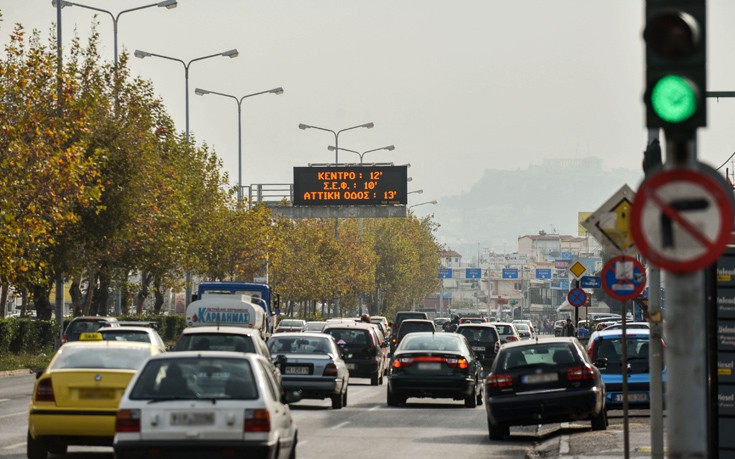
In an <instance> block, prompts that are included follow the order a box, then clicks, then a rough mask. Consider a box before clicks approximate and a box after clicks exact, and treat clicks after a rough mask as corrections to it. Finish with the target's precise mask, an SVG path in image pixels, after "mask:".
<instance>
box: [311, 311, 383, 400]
mask: <svg viewBox="0 0 735 459" xmlns="http://www.w3.org/2000/svg"><path fill="white" fill-rule="evenodd" d="M324 333H326V334H328V335H332V338H333V339H334V341H335V342H336V343H337V345H339V347H340V348H341V349H342V353H343V357H342V358H343V359H344V361H345V363H346V364H347V369H348V370H349V371H350V377H352V378H370V384H372V385H373V386H378V385H380V384H383V373H384V368H385V367H386V366H387V365H388V362H387V361H386V356H385V347H384V346H385V345H383V346H381V343H380V341H379V338H378V335H377V331H376V330H375V329H374V328H373V327H372V325H370V324H358V323H354V324H352V323H334V324H327V326H326V327H325V328H324Z"/></svg>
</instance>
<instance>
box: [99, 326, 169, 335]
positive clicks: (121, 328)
mask: <svg viewBox="0 0 735 459" xmlns="http://www.w3.org/2000/svg"><path fill="white" fill-rule="evenodd" d="M126 330H129V331H142V332H146V333H151V332H155V331H156V329H154V328H153V327H139V326H132V325H121V326H119V327H102V328H100V329H99V330H97V332H98V333H102V332H105V331H114V332H121V331H126Z"/></svg>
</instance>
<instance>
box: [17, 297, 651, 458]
mask: <svg viewBox="0 0 735 459" xmlns="http://www.w3.org/2000/svg"><path fill="white" fill-rule="evenodd" d="M248 300H249V298H247V297H240V298H228V299H226V301H225V300H217V299H215V298H209V299H203V300H198V301H194V302H192V303H191V304H190V306H189V308H188V309H187V321H188V324H189V327H187V328H186V329H184V330H183V332H182V333H181V335H180V336H179V338H178V340H177V342H176V343H175V345H173V346H169V347H166V345H165V344H164V343H163V340H162V339H161V337H160V336H159V335H158V333H157V332H156V331H155V329H153V328H151V327H150V326H146V324H138V325H136V324H132V325H130V324H126V325H122V326H121V325H120V323H118V322H117V320H116V319H114V318H101V317H78V318H75V319H73V320H72V321H71V323H70V324H69V325H68V326H67V333H65V335H64V336H65V337H66V339H65V341H66V342H65V343H64V344H63V345H62V346H61V347H60V348H59V349H58V350H57V352H56V354H55V356H54V357H53V358H52V359H51V361H50V363H49V365H48V367H47V368H46V369H45V370H44V371H42V372H39V373H38V374H37V379H36V382H35V387H34V390H33V396H32V399H31V405H30V411H29V420H28V437H27V455H28V457H29V458H31V459H45V458H47V457H48V455H49V454H64V453H66V451H67V449H68V447H69V446H72V445H93V446H112V447H113V449H114V452H115V455H116V457H121V458H125V457H130V458H133V457H135V458H137V457H169V456H171V457H184V456H186V457H189V456H191V457H210V456H211V457H233V456H241V455H244V454H247V455H248V457H250V455H252V456H253V457H269V458H270V457H283V458H286V457H288V458H293V457H295V455H296V445H297V443H298V440H299V436H298V426H297V425H296V424H295V422H294V419H293V417H292V415H291V411H290V408H289V405H291V404H294V403H297V402H298V401H300V400H302V399H315V400H325V399H326V400H327V401H328V403H330V404H331V408H332V409H335V410H339V409H342V408H344V407H346V406H347V405H348V402H349V398H348V394H349V387H350V381H351V379H354V378H368V379H369V380H370V384H371V385H373V386H380V385H383V384H384V381H385V382H386V384H385V386H386V389H385V390H386V399H385V400H386V405H387V406H388V407H400V406H404V405H405V404H406V403H408V402H409V400H410V399H413V398H420V399H424V398H430V399H440V398H444V399H450V400H456V401H459V402H461V403H463V405H464V406H465V407H466V408H469V409H472V408H475V407H476V406H478V405H484V406H485V411H486V415H487V426H488V436H489V438H490V439H491V440H502V439H504V438H506V437H508V436H509V435H510V427H512V426H522V425H529V424H544V423H552V422H564V421H584V420H587V421H589V422H590V426H591V428H592V429H593V430H604V429H606V428H607V425H608V421H607V410H608V409H610V408H611V407H615V406H617V405H619V404H620V402H621V400H622V394H621V393H620V392H619V391H618V390H619V389H615V392H612V393H608V394H606V382H607V383H608V384H612V386H610V387H611V388H612V387H617V386H616V384H618V383H619V378H620V376H619V373H620V364H619V362H620V360H621V359H620V348H621V345H620V343H621V340H622V339H623V338H622V336H621V331H620V330H609V331H606V332H602V333H600V334H599V336H597V337H596V338H595V340H594V341H593V342H591V343H590V347H589V349H586V348H585V347H584V346H583V345H582V344H581V343H580V341H579V340H578V339H577V338H575V337H539V336H538V334H536V333H535V332H533V335H532V336H533V337H532V338H527V339H523V338H521V337H520V336H519V333H518V331H517V329H516V326H515V324H513V323H506V322H487V321H486V320H480V321H463V322H462V323H458V324H456V327H454V329H452V330H451V331H449V332H447V331H444V329H443V328H442V327H438V328H437V327H436V326H435V323H434V322H433V321H432V320H429V319H428V318H427V317H423V318H412V317H413V316H411V314H404V313H400V312H399V313H398V315H397V317H396V319H397V320H395V321H394V322H393V323H389V322H388V321H387V319H386V318H384V317H370V316H368V315H367V314H363V315H362V316H361V317H359V318H334V319H328V320H326V321H321V322H318V323H310V322H304V323H301V322H299V321H297V320H289V322H288V324H287V325H288V326H287V327H282V328H281V329H279V327H278V326H277V325H275V326H274V332H273V334H272V335H270V336H269V334H268V333H266V328H265V323H266V321H265V320H264V317H263V313H262V311H263V310H262V308H260V307H258V305H256V304H254V303H251V302H250V301H248ZM398 319H400V320H398ZM522 325H525V324H522ZM293 327H298V329H299V330H296V331H293V330H292V331H288V330H290V329H291V328H293ZM526 327H527V326H526ZM527 328H530V327H527ZM629 333H632V335H631V336H629V337H628V338H629V340H630V339H633V340H635V343H636V346H630V347H628V349H629V350H632V352H635V353H636V355H637V358H638V359H639V360H638V362H636V368H638V367H640V368H641V369H642V370H641V371H640V372H638V371H636V372H635V373H636V375H635V376H634V378H635V381H636V382H639V383H640V384H637V385H636V388H637V389H636V390H637V391H638V392H636V393H634V394H633V395H632V397H633V398H632V402H635V403H638V404H641V405H644V404H646V403H647V402H648V396H647V382H646V378H647V376H648V375H647V374H644V371H643V369H644V368H646V369H647V363H646V362H647V360H645V359H647V356H646V355H645V354H646V352H647V343H646V340H647V339H648V335H647V333H642V332H640V330H631V331H630V332H629ZM629 358H630V357H629ZM616 369H617V370H616ZM646 371H647V370H646ZM616 374H617V375H616ZM616 378H617V379H616ZM644 383H645V384H644ZM644 385H645V386H646V387H643V386H644Z"/></svg>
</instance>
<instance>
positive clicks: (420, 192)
mask: <svg viewBox="0 0 735 459" xmlns="http://www.w3.org/2000/svg"><path fill="white" fill-rule="evenodd" d="M423 192H424V190H413V191H409V192H408V193H406V194H411V193H416V194H422V193H423Z"/></svg>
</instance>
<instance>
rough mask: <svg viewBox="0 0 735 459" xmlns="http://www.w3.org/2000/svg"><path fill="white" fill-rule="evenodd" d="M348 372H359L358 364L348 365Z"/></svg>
mask: <svg viewBox="0 0 735 459" xmlns="http://www.w3.org/2000/svg"><path fill="white" fill-rule="evenodd" d="M347 369H348V370H357V364H356V363H348V364H347Z"/></svg>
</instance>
